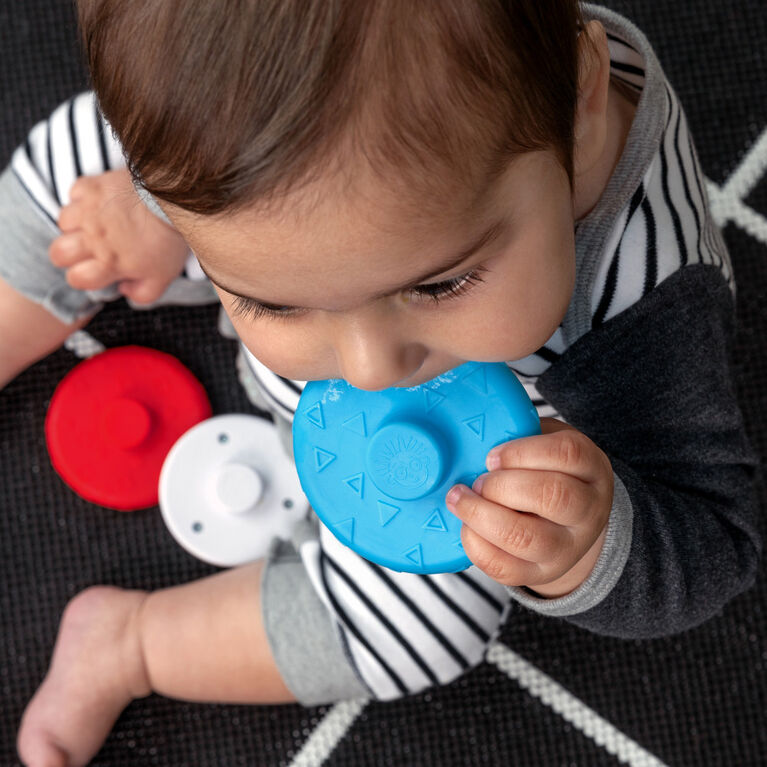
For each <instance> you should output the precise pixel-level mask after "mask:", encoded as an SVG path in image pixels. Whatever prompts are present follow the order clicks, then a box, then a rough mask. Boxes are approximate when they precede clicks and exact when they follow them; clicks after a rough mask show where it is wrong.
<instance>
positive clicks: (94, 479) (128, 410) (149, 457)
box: [45, 346, 212, 511]
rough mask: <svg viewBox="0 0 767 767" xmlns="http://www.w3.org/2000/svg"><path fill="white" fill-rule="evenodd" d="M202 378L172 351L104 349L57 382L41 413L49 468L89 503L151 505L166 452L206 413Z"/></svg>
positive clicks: (126, 508)
mask: <svg viewBox="0 0 767 767" xmlns="http://www.w3.org/2000/svg"><path fill="white" fill-rule="evenodd" d="M211 415H212V411H211V407H210V402H209V401H208V397H207V394H206V393H205V389H203V388H202V384H200V382H199V381H198V380H197V379H196V378H195V377H194V376H193V375H192V373H190V372H189V370H187V368H185V367H184V366H183V365H182V364H181V363H180V362H179V361H178V360H177V359H176V358H175V357H171V356H170V355H169V354H165V353H164V352H159V351H157V350H156V349H148V348H145V347H142V346H121V347H118V348H116V349H108V350H107V351H105V352H102V353H101V354H97V355H96V356H94V357H91V358H90V359H87V360H85V361H84V362H81V363H80V364H79V365H77V367H75V368H74V369H73V370H71V371H70V372H69V373H68V374H67V375H66V376H65V377H64V378H63V379H62V381H61V382H60V383H59V385H58V386H57V387H56V391H55V392H54V393H53V397H52V398H51V404H50V407H49V408H48V413H47V415H46V418H45V437H46V440H47V442H48V452H49V454H50V456H51V462H52V463H53V467H54V468H55V469H56V471H57V472H58V473H59V476H60V477H61V478H62V479H63V480H64V482H66V483H67V484H68V485H69V486H70V487H71V488H72V490H74V491H75V492H76V493H77V494H78V495H80V496H82V497H83V498H85V500H87V501H90V502H91V503H96V504H98V505H100V506H106V507H107V508H110V509H118V510H119V511H133V510H135V509H145V508H147V507H149V506H156V505H157V502H158V482H159V479H160V470H161V469H162V464H163V461H164V460H165V456H166V455H167V454H168V451H169V450H170V449H171V447H173V445H174V444H175V443H176V440H178V438H179V437H180V436H181V435H182V434H184V433H186V432H187V431H188V430H189V429H191V428H192V426H194V425H195V424H197V423H199V422H200V421H204V420H206V419H207V418H210V416H211Z"/></svg>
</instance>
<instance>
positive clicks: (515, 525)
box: [0, 0, 760, 767]
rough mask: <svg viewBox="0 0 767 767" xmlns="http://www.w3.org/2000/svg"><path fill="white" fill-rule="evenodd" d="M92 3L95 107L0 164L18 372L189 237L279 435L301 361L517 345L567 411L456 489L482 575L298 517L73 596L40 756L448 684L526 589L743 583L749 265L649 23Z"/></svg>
mask: <svg viewBox="0 0 767 767" xmlns="http://www.w3.org/2000/svg"><path fill="white" fill-rule="evenodd" d="M79 13H80V23H81V26H82V33H83V40H84V42H85V45H86V48H87V52H88V56H89V62H90V66H91V72H92V75H93V81H94V87H95V92H96V95H97V98H98V107H99V110H100V111H97V109H96V102H94V100H93V98H92V96H91V95H90V94H85V95H82V96H79V97H76V98H75V99H73V100H72V101H70V102H68V104H67V105H64V106H63V107H61V108H60V109H59V110H57V112H56V113H54V116H53V117H52V118H51V120H49V121H47V122H46V123H42V124H41V125H40V126H38V127H37V128H35V130H33V131H32V133H31V134H30V138H29V140H28V142H26V144H25V146H23V147H21V148H20V149H19V150H18V151H17V153H16V154H15V155H14V158H13V160H12V163H11V166H10V167H9V169H8V170H7V171H6V173H5V174H4V175H3V176H2V178H0V222H1V223H0V237H2V239H0V244H1V245H2V250H1V251H0V307H1V308H0V327H2V328H3V329H4V332H3V334H0V345H2V348H0V385H1V384H2V383H3V382H5V381H8V380H10V379H11V378H12V377H13V376H14V375H16V374H17V373H18V372H19V371H20V370H22V369H24V368H25V367H27V366H28V365H29V364H31V363H32V362H33V361H34V360H35V359H38V358H40V356H42V355H44V354H46V353H48V352H49V351H51V350H53V349H54V348H56V347H57V346H58V345H60V344H61V343H62V341H63V340H64V339H65V338H66V337H67V335H68V334H69V333H71V332H72V331H73V330H74V329H76V328H77V327H81V326H82V325H83V324H84V323H85V322H87V320H88V318H89V317H91V316H92V315H93V313H94V312H95V311H97V310H98V308H99V306H100V305H101V304H100V303H99V301H100V300H102V299H105V298H114V297H117V296H118V295H119V294H120V291H122V292H123V293H124V294H125V295H128V296H131V297H132V299H133V301H134V304H136V305H140V304H142V303H143V304H147V303H149V304H150V305H151V304H152V302H154V303H155V304H156V302H157V301H158V300H163V299H166V300H169V301H170V300H171V298H168V292H169V291H171V292H172V291H173V290H176V289H178V290H179V291H181V292H183V291H182V290H181V288H178V285H179V284H180V283H179V282H178V281H177V280H175V279H173V278H174V277H176V276H177V275H178V274H179V273H180V271H181V270H182V268H183V264H184V263H185V262H186V260H187V256H188V250H187V248H191V250H192V251H193V253H194V255H195V256H196V258H197V260H198V262H199V266H200V267H201V268H202V269H203V270H204V272H205V274H206V275H207V277H208V278H209V281H210V282H207V281H203V282H198V283H196V284H197V286H198V288H199V291H198V292H199V295H198V296H197V299H199V302H202V301H204V300H210V297H211V295H210V293H208V294H207V295H206V294H205V290H208V291H209V289H210V288H209V286H210V285H211V284H212V285H213V286H215V293H216V294H217V296H218V298H219V299H220V302H221V304H222V306H223V308H224V310H225V311H226V313H227V315H228V317H229V318H230V319H231V323H232V325H233V327H234V329H235V330H236V333H237V335H238V336H239V338H240V340H241V342H242V344H243V348H244V352H243V355H242V359H241V362H242V365H241V368H242V369H241V374H242V377H243V380H245V381H247V382H248V384H249V387H250V390H251V392H252V396H253V397H254V400H255V401H258V402H259V403H260V404H261V405H262V406H265V407H268V408H269V409H270V410H271V411H272V412H273V413H274V416H275V419H276V421H277V423H278V425H279V424H282V426H281V428H282V430H283V433H285V434H287V431H288V430H287V429H286V428H285V426H286V424H287V425H288V426H289V423H290V420H291V418H292V413H293V412H294V411H295V406H296V402H297V398H298V394H299V393H300V389H301V386H302V384H303V382H305V381H307V380H314V379H326V378H336V377H339V378H341V377H342V378H345V379H346V380H347V381H348V382H349V383H351V384H352V385H354V386H357V387H359V388H362V389H368V390H378V389H383V388H386V387H391V386H400V387H401V386H414V385H417V384H420V383H422V382H425V381H428V380H430V379H432V378H434V377H435V376H437V375H439V374H441V373H443V372H445V371H447V370H449V369H451V368H453V367H456V366H457V365H460V364H461V363H463V362H464V361H467V360H479V361H507V362H508V363H509V364H510V365H511V367H512V368H513V369H514V370H515V372H517V374H518V375H520V376H521V377H522V378H523V380H524V381H525V382H526V384H527V385H528V387H530V390H531V391H533V392H534V396H535V399H536V404H537V405H538V406H539V411H540V412H541V413H542V414H544V415H551V414H557V415H558V416H559V418H558V419H554V418H549V417H544V418H543V419H542V431H543V433H542V434H541V435H540V436H537V437H530V438H525V439H520V440H516V441H513V442H508V443H504V444H502V445H500V446H496V447H495V448H494V449H493V450H491V451H490V452H489V453H488V456H487V462H486V466H487V472H486V473H485V474H482V475H481V476H479V477H478V478H477V480H476V481H475V482H474V483H473V486H472V487H471V488H469V487H467V486H465V485H456V486H455V487H454V488H452V489H451V490H450V491H449V493H448V494H447V497H446V503H447V506H448V508H449V509H450V510H451V511H452V512H453V513H454V514H456V515H457V516H458V517H459V518H460V519H461V520H462V521H463V523H464V524H463V528H462V536H461V537H462V543H463V546H464V548H465V551H466V554H467V555H468V556H469V558H470V559H471V560H472V562H473V563H474V566H473V567H471V568H469V569H468V570H466V571H465V572H462V573H449V574H442V575H431V576H422V575H413V574H407V573H396V572H393V571H391V570H387V569H386V568H382V567H378V566H375V565H372V564H371V563H369V562H366V561H365V560H363V559H361V558H360V557H358V556H357V555H356V554H354V553H353V552H351V551H350V550H349V549H348V548H346V547H345V546H343V545H342V544H341V543H340V542H339V541H337V540H336V539H335V538H334V537H333V536H332V535H330V534H329V533H328V531H327V530H326V529H325V528H324V526H322V525H320V524H319V523H318V521H317V519H316V517H314V515H313V514H310V516H309V517H307V519H306V520H304V521H302V523H300V524H299V525H297V526H296V531H295V534H294V535H293V538H292V539H291V540H290V541H282V540H279V539H277V540H275V541H274V542H273V544H272V547H271V550H270V552H269V555H268V557H267V559H266V560H265V561H258V562H254V563H252V564H250V565H247V566H244V567H240V568H235V569H232V570H228V571H224V572H221V573H218V574H216V575H214V576H212V577H209V578H205V579H203V580H200V581H196V582H193V583H189V584H185V585H181V586H177V587H174V588H169V589H164V590H161V591H157V592H152V593H147V592H143V591H135V590H123V589H118V588H115V587H109V586H98V587H94V588H90V589H88V590H87V591H85V592H83V593H82V594H80V595H78V596H77V597H75V598H74V599H73V600H72V601H71V602H70V604H69V605H68V606H67V608H66V610H65V612H64V616H63V618H62V621H61V627H60V630H59V635H58V639H57V641H56V645H55V648H54V651H53V658H52V661H51V667H50V670H49V672H48V674H47V676H46V678H45V680H44V681H43V683H42V685H41V687H40V689H39V690H38V691H37V693H36V695H35V696H34V698H33V699H32V701H31V702H30V704H29V705H28V707H27V709H26V711H25V713H24V717H23V720H22V723H21V728H20V731H19V736H18V749H19V754H20V756H21V758H22V760H23V762H24V763H25V764H26V765H29V766H30V767H36V766H38V765H40V766H42V765H46V766H49V765H83V764H86V763H87V762H88V761H89V760H90V759H91V757H92V756H93V755H94V754H95V753H96V752H97V751H98V749H99V747H100V746H101V744H102V743H103V741H104V739H105V738H106V736H107V734H108V732H109V730H110V728H111V726H112V724H113V723H114V721H115V719H116V718H117V717H118V716H119V714H120V712H121V711H122V709H123V708H124V707H125V706H126V705H128V703H129V702H130V701H131V700H132V699H134V698H137V697H141V696H145V695H148V694H150V693H151V692H157V693H160V694H163V695H167V696H171V697H175V698H180V699H185V700H198V701H219V702H226V701H230V702H233V703H235V702H236V703H271V704H275V703H291V702H296V701H297V702H299V703H301V704H303V705H317V704H320V703H329V702H332V701H337V700H342V699H345V698H355V697H362V696H367V697H373V698H375V699H377V700H391V699H395V698H397V697H400V696H403V695H410V694H414V693H417V692H420V691H422V690H425V689H427V688H428V687H430V686H433V685H437V684H447V683H449V682H451V681H453V680H454V679H456V678H457V677H458V676H459V675H461V674H463V673H465V672H466V671H467V670H469V669H471V668H472V667H474V666H476V665H477V664H478V663H480V662H481V661H482V659H483V657H484V654H485V650H486V648H487V646H488V644H489V642H490V641H491V640H492V638H493V637H494V636H495V635H496V634H497V632H498V630H499V628H500V626H501V625H502V623H503V622H504V620H505V619H506V617H507V614H508V612H509V606H510V604H511V600H514V601H516V602H517V603H519V604H521V605H523V606H525V607H527V608H529V609H532V610H536V611H538V612H539V613H541V614H543V615H549V616H555V617H559V618H563V619H565V620H568V621H570V622H572V623H574V624H576V625H578V626H581V627H583V628H586V629H588V630H590V631H594V632H596V633H601V634H609V635H613V636H618V637H626V638H640V637H654V636H660V635H664V634H669V633H673V632H677V631H681V630H684V629H686V628H689V627H692V626H695V625H697V624H698V623H700V622H702V621H704V620H705V619H707V618H709V617H711V616H712V615H714V614H715V613H716V612H717V611H719V610H720V609H721V608H722V606H723V605H724V604H725V603H726V602H727V601H728V600H730V599H731V598H732V597H733V596H735V595H736V594H738V593H739V592H741V591H743V590H744V589H746V588H747V587H748V586H749V585H750V584H751V582H752V580H753V578H754V573H755V569H756V563H757V558H758V552H759V548H760V542H759V538H758V535H757V532H756V529H755V514H756V503H755V499H754V494H753V489H752V483H753V475H754V468H755V460H754V457H753V454H752V452H751V450H750V448H749V445H748V442H747V440H746V437H745V434H744V429H743V420H742V416H741V414H740V411H739V409H738V406H737V403H736V400H735V397H734V393H733V386H732V379H731V375H730V372H729V367H728V344H729V339H730V336H731V333H732V323H733V291H734V283H733V279H732V271H731V266H730V262H729V257H728V254H727V251H726V248H725V246H724V243H723V241H722V238H721V236H720V233H719V232H718V231H717V229H716V227H715V226H714V224H713V222H712V220H711V217H710V214H709V210H708V206H707V202H706V197H705V191H704V186H703V177H702V173H701V171H700V168H699V166H698V163H697V159H696V155H695V151H694V148H693V145H692V142H691V139H690V137H689V134H688V132H687V125H686V121H685V118H684V114H683V112H682V109H681V107H680V104H679V102H678V100H677V98H676V96H675V94H674V92H673V90H672V89H671V87H670V86H669V85H668V83H667V81H666V79H665V77H664V74H663V71H662V69H661V67H660V65H659V63H658V61H657V59H656V58H655V55H654V54H653V51H652V49H651V47H650V45H649V43H648V42H647V40H646V38H645V37H644V36H643V35H642V34H641V33H640V32H639V31H638V30H637V29H636V27H634V26H633V25H632V24H631V23H630V22H628V21H627V20H626V19H624V18H622V17H621V16H619V15H617V14H615V13H612V12H610V11H607V10H605V9H602V8H599V7H596V6H583V8H580V7H579V6H578V5H577V3H576V2H574V1H573V0H546V1H545V2H544V0H530V1H528V0H509V2H506V3H503V4H500V3H491V2H477V3H466V2H445V0H423V2H419V3H409V2H396V0H377V1H376V2H373V0H369V1H363V0H348V1H347V2H339V3H327V2H325V0H315V1H313V2H311V1H310V2H305V1H304V2H301V3H298V2H294V0H261V1H260V2H258V3H255V2H253V3H243V4H238V10H237V12H236V13H235V12H232V11H231V10H228V11H227V12H226V13H224V12H222V10H221V5H220V4H218V3H210V2H207V0H185V2H183V3H174V4H167V3H166V4H163V3H154V2H150V0H135V1H134V2H131V3H125V2H122V0H80V2H79ZM102 114H103V116H104V117H105V118H106V120H107V121H108V124H107V123H105V122H104V121H103V119H102ZM57 125H60V126H63V127H62V128H61V129H57ZM110 127H111V129H113V131H114V135H115V136H116V138H117V139H118V140H119V143H117V142H116V140H115V139H114V138H110V131H109V130H108V129H109V128H110ZM88 137H90V141H89V140H88ZM123 152H124V156H125V158H126V159H127V163H128V168H129V169H130V177H131V178H132V180H133V183H134V184H135V188H136V191H137V192H138V194H139V196H140V198H141V200H143V203H141V202H139V201H138V199H137V198H136V197H135V194H134V191H133V188H134V187H133V185H132V184H131V181H130V178H129V176H128V174H127V172H126V171H124V170H119V167H120V165H121V158H122V153H123ZM114 169H117V170H114ZM107 170H113V172H112V173H109V174H107V175H104V176H100V177H97V178H95V179H83V180H82V181H80V182H77V183H76V184H75V185H74V187H73V191H72V195H71V198H70V197H69V196H68V190H69V188H70V186H71V182H72V181H74V179H75V178H76V177H77V176H80V175H84V174H88V173H91V174H94V173H99V172H103V171H107ZM150 211H151V212H150ZM62 232H63V234H62ZM136 242H138V243H139V246H138V247H137V246H136V245H135V243H136ZM49 247H50V261H48V249H49ZM51 262H53V263H51ZM187 282H190V281H189V280H187ZM106 285H111V288H110V290H111V293H110V292H109V291H107V293H104V294H101V293H99V291H100V290H101V289H102V288H104V286H106ZM115 285H117V286H119V287H118V288H115ZM174 286H176V287H174ZM199 286H204V287H202V288H200V287H199ZM198 288H194V289H192V288H190V290H197V289H198ZM179 295H180V293H179ZM197 299H195V300H197ZM189 302H190V303H194V301H193V300H190V301H189ZM286 448H287V449H289V440H288V439H287V438H286Z"/></svg>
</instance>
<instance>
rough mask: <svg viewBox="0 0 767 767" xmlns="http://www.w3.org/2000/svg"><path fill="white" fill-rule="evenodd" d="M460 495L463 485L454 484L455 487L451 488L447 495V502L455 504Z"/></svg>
mask: <svg viewBox="0 0 767 767" xmlns="http://www.w3.org/2000/svg"><path fill="white" fill-rule="evenodd" d="M460 497H461V485H453V487H451V488H450V492H449V493H448V494H447V495H446V496H445V501H446V502H447V503H451V504H455V503H457V502H458V499H459V498H460Z"/></svg>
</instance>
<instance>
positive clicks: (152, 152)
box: [79, 0, 609, 389]
mask: <svg viewBox="0 0 767 767" xmlns="http://www.w3.org/2000/svg"><path fill="white" fill-rule="evenodd" d="M79 6H80V20H81V26H82V30H83V39H84V42H85V46H86V50H87V52H88V57H89V63H90V67H91V72H92V76H93V81H94V87H95V89H96V92H97V94H98V98H99V101H100V104H101V106H102V109H103V111H104V113H105V116H106V117H107V119H108V120H109V121H110V123H111V124H112V126H113V128H114V130H115V132H116V134H117V135H118V137H119V138H120V140H121V142H122V144H123V147H124V149H125V152H126V155H127V157H128V158H129V162H130V166H131V170H132V172H133V174H134V176H135V178H136V180H137V182H138V183H140V184H141V185H143V186H144V187H145V188H146V189H147V190H148V191H149V192H151V193H152V194H153V195H154V196H155V198H156V199H157V200H158V202H159V203H160V204H161V205H162V207H163V209H164V210H165V212H166V213H167V215H168V216H169V217H170V219H171V220H172V221H173V223H174V224H175V225H176V227H177V228H178V230H179V231H180V232H181V233H182V234H183V235H184V237H185V238H186V239H187V241H188V242H189V244H190V246H191V247H192V249H193V250H194V251H195V253H196V255H197V256H198V258H199V260H200V263H201V265H202V267H203V268H204V270H205V271H206V272H207V273H208V275H209V276H210V278H211V280H212V281H213V282H214V284H217V285H218V289H219V293H220V296H221V300H222V302H223V305H224V307H225V308H226V309H227V311H228V312H229V313H230V316H231V317H232V320H233V322H234V324H235V327H236V328H237V330H238V332H239V334H240V337H241V338H242V340H243V341H244V342H245V344H246V345H247V346H248V347H249V349H250V350H251V351H252V352H253V354H254V355H255V356H256V357H257V358H259V359H260V360H261V361H262V362H263V363H264V364H266V365H267V366H268V367H270V368H271V369H272V370H274V371H275V372H276V373H279V374H281V375H283V376H286V377H289V378H294V379H301V380H309V379H318V378H332V377H343V378H346V379H347V380H348V381H349V382H350V383H352V384H353V385H355V386H358V387H360V388H365V389H381V388H385V387H388V386H395V385H397V386H410V385H414V384H417V383H421V382H423V381H425V380H428V379H430V378H432V377H434V376H435V375H438V374H439V373H441V372H443V371H445V370H447V369H449V368H452V367H455V366H456V365H459V364H461V363H462V362H464V361H466V360H480V361H503V360H511V359H518V358H520V357H523V356H526V355H527V354H530V353H531V352H533V351H535V350H536V349H537V348H539V347H540V346H541V345H542V344H543V343H545V342H546V341H547V340H548V338H549V337H550V335H551V334H552V333H553V332H554V330H555V329H556V327H557V325H558V324H559V323H560V321H561V320H562V318H563V316H564V313H565V311H566V308H567V305H568V303H569V300H570V296H571V293H572V287H573V280H574V235H573V224H574V221H575V219H576V218H577V217H579V215H582V214H584V213H586V212H587V211H588V210H589V209H590V207H591V206H593V204H594V202H595V201H596V199H594V195H595V189H596V187H595V183H594V182H595V178H596V170H597V169H598V167H599V161H600V158H601V156H602V153H603V150H604V146H605V141H606V139H605V135H606V117H605V115H606V101H607V82H608V78H609V60H608V56H607V46H606V39H605V35H604V30H603V29H602V27H601V25H599V24H598V23H596V22H591V23H590V24H588V25H586V26H585V27H584V25H583V23H582V21H581V18H580V14H579V9H578V5H577V3H576V2H575V0H509V1H508V2H499V1H495V2H494V1H493V0H477V2H465V0H419V2H411V0H240V1H239V2H230V3H226V4H225V9H224V6H223V4H220V3H211V2H209V0H184V1H183V2H177V3H165V2H161V0H132V1H131V2H130V3H126V2H124V0H79ZM579 32H580V34H579ZM599 191H601V188H600V189H598V190H597V193H596V196H597V197H598V192H599ZM253 299H255V300H253Z"/></svg>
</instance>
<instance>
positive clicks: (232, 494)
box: [215, 463, 264, 514]
mask: <svg viewBox="0 0 767 767" xmlns="http://www.w3.org/2000/svg"><path fill="white" fill-rule="evenodd" d="M215 493H216V501H217V502H218V505H219V506H220V507H221V508H222V509H223V510H224V511H226V512H227V513H229V514H247V513H249V512H251V511H253V509H254V508H255V507H256V505H257V504H258V502H259V501H260V500H261V496H262V495H263V493H264V481H263V479H261V475H260V474H259V473H258V472H257V471H256V470H255V469H254V468H253V467H252V466H248V465H247V464H244V463H225V464H224V465H223V466H220V467H219V468H218V470H217V472H216V479H215Z"/></svg>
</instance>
